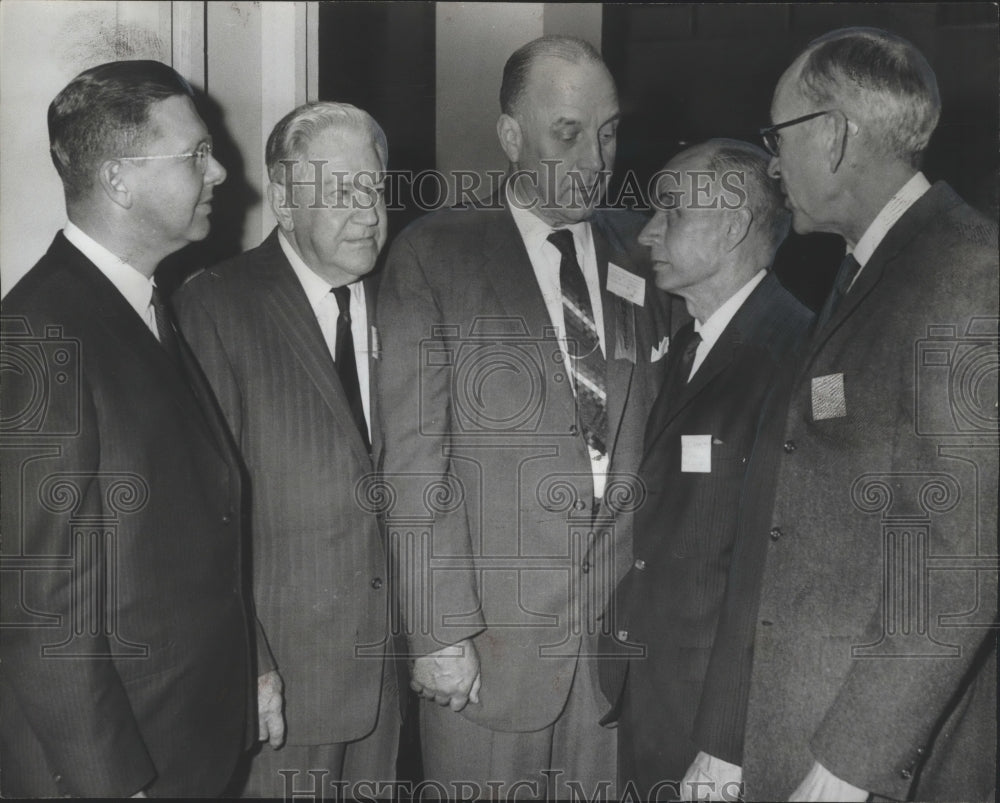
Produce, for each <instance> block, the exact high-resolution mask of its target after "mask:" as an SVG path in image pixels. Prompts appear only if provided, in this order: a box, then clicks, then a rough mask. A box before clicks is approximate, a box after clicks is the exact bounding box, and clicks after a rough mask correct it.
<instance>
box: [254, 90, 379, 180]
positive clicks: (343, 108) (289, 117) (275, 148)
mask: <svg viewBox="0 0 1000 803" xmlns="http://www.w3.org/2000/svg"><path fill="white" fill-rule="evenodd" d="M331 128H332V129H340V130H354V131H362V132H364V133H365V134H366V135H367V136H369V137H371V140H372V144H374V146H375V152H376V153H377V154H378V158H379V161H380V162H382V167H383V168H384V167H386V166H387V165H388V162H389V146H388V144H387V142H386V138H385V132H384V131H383V130H382V126H380V125H379V124H378V123H377V122H376V121H375V118H374V117H372V116H371V115H370V114H369V113H368V112H366V111H365V110H364V109H359V108H358V107H357V106H352V105H351V104H350V103H335V102H333V101H326V100H320V101H314V102H312V103H303V104H302V105H301V106H298V107H296V108H294V109H292V110H291V111H290V112H289V113H288V114H286V115H285V116H284V117H282V118H281V119H280V120H279V121H278V122H277V124H276V125H275V126H274V128H273V129H272V130H271V134H270V136H268V138H267V146H266V147H265V149H264V162H265V164H266V165H267V174H268V177H269V178H270V179H271V181H273V182H275V183H277V184H283V183H284V179H285V171H284V170H283V169H279V168H281V167H282V164H281V163H282V162H284V161H293V162H295V161H298V160H300V159H301V158H302V157H303V155H304V154H305V151H306V148H307V147H308V145H309V143H310V142H311V141H312V139H313V138H314V137H315V136H317V135H318V134H321V133H322V132H324V131H326V130H328V129H331Z"/></svg>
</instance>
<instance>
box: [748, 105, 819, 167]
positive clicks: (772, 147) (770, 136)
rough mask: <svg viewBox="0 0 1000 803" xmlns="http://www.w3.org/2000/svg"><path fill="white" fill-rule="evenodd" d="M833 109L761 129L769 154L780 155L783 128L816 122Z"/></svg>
mask: <svg viewBox="0 0 1000 803" xmlns="http://www.w3.org/2000/svg"><path fill="white" fill-rule="evenodd" d="M833 111H834V110H833V109H825V110H824V111H821V112H813V113H812V114H804V115H802V116H801V117H796V118H795V119H794V120H789V121H788V122H785V123H778V124H777V125H769V126H767V127H766V128H762V129H760V136H761V139H763V140H764V147H765V148H767V152H768V153H769V154H771V156H777V155H778V148H779V145H780V137H779V136H778V132H779V131H780V130H781V129H782V128H788V126H790V125H798V124H799V123H804V122H806V121H807V120H814V119H816V118H817V117H822V116H823V115H824V114H831V113H832V112H833Z"/></svg>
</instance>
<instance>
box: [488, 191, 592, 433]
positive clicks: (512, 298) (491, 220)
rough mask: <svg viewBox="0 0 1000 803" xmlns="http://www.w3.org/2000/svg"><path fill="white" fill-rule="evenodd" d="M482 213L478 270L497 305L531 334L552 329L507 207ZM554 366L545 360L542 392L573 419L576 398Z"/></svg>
mask: <svg viewBox="0 0 1000 803" xmlns="http://www.w3.org/2000/svg"><path fill="white" fill-rule="evenodd" d="M486 214H487V215H488V216H487V217H486V231H485V233H484V237H483V242H484V248H483V256H484V259H483V262H482V267H481V270H482V271H483V273H484V274H485V275H486V277H487V279H488V280H489V282H490V285H491V286H492V288H493V293H494V295H495V296H496V298H497V299H498V301H499V303H500V306H501V307H503V309H504V312H505V313H506V315H507V317H509V318H511V319H513V320H522V321H524V323H525V325H526V326H527V329H528V332H529V333H530V334H531V336H532V337H536V338H537V337H542V336H543V333H544V332H545V331H546V330H548V331H549V332H552V331H553V327H552V320H551V319H550V318H549V312H548V310H547V309H546V307H545V300H544V299H543V298H542V291H541V289H539V287H538V279H537V278H536V277H535V270H534V268H533V267H532V266H531V259H530V258H529V257H528V252H527V250H526V249H525V247H524V240H522V239H521V232H520V231H518V228H517V224H515V223H514V218H513V217H511V214H510V210H509V209H507V208H506V206H505V207H504V208H503V209H502V210H497V211H492V212H488V213H486ZM546 339H548V338H546ZM553 340H554V337H553ZM557 369H558V366H557V365H556V364H555V363H553V362H552V361H551V360H545V366H544V369H543V370H544V371H545V380H546V381H545V388H546V395H547V397H548V398H549V399H552V400H553V401H554V403H555V404H558V405H560V406H561V407H563V408H564V410H565V413H566V417H567V418H568V419H570V420H575V418H576V399H575V397H574V396H573V391H572V390H571V389H570V387H569V383H567V382H556V381H555V378H554V376H553V374H554V372H555V371H556V370H557Z"/></svg>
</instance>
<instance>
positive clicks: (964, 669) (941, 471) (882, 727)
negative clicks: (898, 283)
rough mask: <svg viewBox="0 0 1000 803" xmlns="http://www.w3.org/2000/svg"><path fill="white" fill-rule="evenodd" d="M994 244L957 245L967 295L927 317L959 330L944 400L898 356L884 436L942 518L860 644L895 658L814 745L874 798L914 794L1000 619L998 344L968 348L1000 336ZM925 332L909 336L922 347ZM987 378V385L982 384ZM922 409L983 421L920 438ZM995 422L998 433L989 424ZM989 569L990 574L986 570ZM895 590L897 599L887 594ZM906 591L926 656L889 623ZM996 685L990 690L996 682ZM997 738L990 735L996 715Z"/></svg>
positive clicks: (856, 690)
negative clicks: (985, 329)
mask: <svg viewBox="0 0 1000 803" xmlns="http://www.w3.org/2000/svg"><path fill="white" fill-rule="evenodd" d="M995 243H996V237H995V230H993V237H992V243H991V246H990V248H989V250H988V251H985V250H980V251H978V254H977V256H976V257H975V258H973V259H969V258H968V257H969V250H968V248H967V247H966V249H965V253H964V254H962V249H961V245H966V246H967V244H965V243H962V244H960V245H959V246H958V247H955V248H954V250H953V251H952V253H953V254H956V255H957V256H955V259H956V271H955V272H956V274H957V273H958V270H957V268H960V269H961V270H962V271H963V273H964V276H965V286H964V287H956V288H955V289H954V290H952V291H951V292H949V293H947V294H941V293H939V294H938V296H937V301H936V303H935V306H934V307H928V308H927V309H926V310H923V309H922V310H921V311H920V313H921V314H920V318H919V321H920V327H922V328H927V324H940V323H942V322H944V323H953V322H954V323H956V324H957V326H956V327H955V332H956V334H957V335H959V338H960V340H959V341H955V342H954V347H955V351H954V352H953V360H954V362H953V364H952V370H951V372H950V373H949V374H948V381H949V382H950V383H952V384H950V385H948V386H947V387H945V386H944V375H943V374H942V375H941V377H942V388H939V389H940V390H944V391H946V392H942V393H940V394H937V393H934V392H933V391H934V390H935V386H934V385H933V384H929V383H932V381H933V380H932V379H931V378H930V377H929V376H928V374H927V372H924V373H923V374H921V364H920V363H919V362H918V363H917V364H916V366H914V363H915V362H916V361H915V360H914V358H913V357H912V356H910V355H911V354H912V352H910V353H905V354H903V355H901V362H900V365H899V366H898V367H897V370H898V371H899V375H900V382H899V397H898V398H897V399H895V400H893V401H892V402H891V403H894V404H895V405H896V407H897V409H898V410H899V413H898V415H897V419H896V427H895V431H894V432H892V433H889V435H888V436H889V437H891V439H892V440H891V441H890V442H891V443H892V453H891V461H892V462H891V466H890V470H891V472H892V473H895V474H898V475H899V476H907V475H909V476H918V477H926V478H927V480H926V484H925V485H924V486H923V490H922V491H921V493H922V494H924V493H925V492H926V494H925V496H923V497H922V498H921V504H923V505H924V506H926V508H927V509H929V510H932V511H935V512H934V514H933V515H931V516H930V517H929V522H930V524H929V528H928V531H927V542H926V558H927V566H926V568H924V566H923V564H922V563H921V562H920V561H919V560H907V559H906V556H905V555H903V556H902V559H900V560H899V561H898V562H897V563H896V564H894V566H895V568H896V572H895V573H894V576H893V577H890V578H888V583H889V585H888V586H887V589H888V590H889V593H884V594H883V595H881V596H880V604H879V606H878V608H877V609H876V610H874V611H873V612H872V617H871V620H870V621H869V623H868V625H867V628H866V632H865V639H864V642H863V643H864V644H876V643H879V644H881V645H882V647H883V648H884V649H883V651H884V652H887V653H890V654H891V655H892V656H893V657H877V658H871V657H869V658H857V659H855V660H854V661H853V665H852V667H851V671H850V672H849V674H848V675H847V678H846V681H845V683H844V684H843V685H842V686H841V688H840V689H839V692H838V694H837V697H836V699H835V701H834V703H833V705H832V706H831V707H830V708H829V709H828V710H827V712H826V715H825V717H824V719H823V721H822V723H821V724H820V726H819V728H818V729H817V730H816V731H815V733H814V734H813V737H812V739H811V741H810V748H811V750H812V752H813V755H814V756H815V757H816V759H817V760H818V761H819V762H820V763H822V764H823V765H824V766H825V767H826V768H828V769H829V770H830V771H831V772H833V774H834V775H837V776H838V777H840V778H843V779H844V780H846V781H848V782H849V783H851V784H853V785H855V786H858V787H861V788H863V789H867V790H869V791H870V792H875V793H877V794H880V795H887V796H889V797H894V798H899V799H904V798H905V797H906V796H907V794H908V793H909V792H908V790H909V787H910V785H911V783H912V781H911V779H912V778H913V777H914V776H915V775H916V773H917V770H918V768H919V766H920V764H921V761H922V756H924V755H925V754H927V753H928V752H930V749H931V746H932V742H933V739H934V737H935V734H936V732H937V730H938V728H939V727H940V725H941V721H942V719H943V717H945V716H946V715H947V714H948V712H949V711H950V710H951V709H953V708H954V707H955V705H956V703H957V700H958V699H959V697H961V695H962V693H963V691H964V690H965V688H966V687H967V686H968V685H969V684H971V683H973V682H975V677H974V674H975V673H976V672H977V671H979V669H980V667H979V665H978V664H977V663H976V658H977V654H979V653H980V652H981V649H980V648H981V645H983V642H984V641H985V640H986V639H987V637H988V636H989V635H990V633H991V630H992V629H993V628H994V627H995V623H996V620H997V578H996V563H995V561H996V555H997V498H996V488H997V480H998V478H997V460H998V454H997V437H996V410H997V385H996V381H995V372H996V366H997V353H996V341H995V340H993V342H992V344H990V343H989V341H988V340H984V341H982V342H980V343H979V344H978V345H976V343H975V339H974V338H969V337H965V338H962V335H964V334H965V333H966V332H970V331H972V328H971V327H975V326H977V325H980V326H981V325H982V323H985V322H987V321H992V326H993V330H992V331H993V337H995V334H996V328H995V327H996V317H995V316H996V298H997V295H998V288H997V256H996V251H995ZM962 256H965V257H966V259H965V260H963V259H962ZM973 310H978V311H979V313H980V317H978V318H976V317H974V316H973V315H970V311H973ZM977 322H979V323H977ZM915 329H916V327H915ZM920 334H922V333H921V332H918V333H917V334H916V336H915V337H914V342H915V344H916V345H918V346H919V338H920ZM932 345H933V346H934V347H935V349H937V350H938V352H939V353H940V349H941V348H948V347H949V346H951V345H952V344H951V343H949V342H948V341H939V342H936V343H934V344H932ZM918 353H919V352H918ZM925 364H926V363H925ZM971 366H978V369H974V368H972V367H971ZM963 371H964V372H965V373H964V374H963V373H962V372H963ZM990 372H992V376H991V378H990V379H985V375H986V373H990ZM973 376H980V377H982V381H981V382H976V381H971V380H972V378H973ZM973 387H974V388H975V391H974V392H973V391H972V390H971V389H972V388H973ZM917 408H919V409H920V411H921V412H920V415H921V417H922V420H923V421H924V422H927V421H932V422H938V423H939V422H948V421H957V422H962V421H963V416H964V418H965V419H966V420H968V419H971V418H972V417H973V415H972V413H973V412H974V413H976V414H978V415H979V416H980V418H979V423H978V425H977V426H975V427H968V426H967V425H966V426H964V427H963V425H962V424H961V423H959V425H958V429H956V430H954V431H952V432H950V433H946V434H943V435H928V434H921V429H922V428H925V427H924V426H923V425H921V424H920V422H919V421H918V420H917V416H916V414H915V412H914V411H915V409H917ZM990 415H992V416H993V419H992V423H987V420H988V419H989V416H990ZM984 419H985V420H984ZM931 429H933V428H931ZM943 429H944V430H947V429H948V426H947V425H945V426H944V427H943ZM914 472H917V473H916V474H914ZM952 483H954V484H953V485H952ZM949 486H951V489H950V490H949ZM854 515H855V516H858V515H860V514H858V513H857V512H855V513H854ZM858 526H863V525H862V524H860V523H859V525H858ZM916 529H919V528H916ZM918 548H919V547H918ZM991 561H992V566H993V568H992V570H986V567H987V565H988V564H989V563H990V562H991ZM963 566H964V567H965V569H964V570H963ZM973 566H978V567H979V569H978V571H974V570H969V569H970V567H973ZM894 585H895V587H896V588H897V589H900V593H897V594H894V593H893V592H892V589H893V587H894ZM904 588H906V589H913V590H916V592H917V593H918V594H919V593H920V590H921V589H924V591H925V593H926V596H923V597H922V598H921V599H920V600H919V602H920V603H921V604H926V605H927V610H926V612H925V614H924V616H925V619H926V623H927V625H926V635H927V637H926V638H925V639H922V640H919V643H920V649H919V650H914V649H913V644H914V643H916V640H914V639H912V638H908V637H909V636H911V635H912V634H911V633H910V632H908V630H907V629H906V628H901V629H897V631H896V632H895V633H894V632H893V631H892V629H891V628H887V627H886V625H885V622H887V621H894V620H892V618H891V617H892V611H890V612H889V614H888V615H886V613H885V612H884V611H883V609H882V606H884V605H887V604H890V603H894V602H895V604H900V603H899V601H900V599H902V605H904V606H905V605H906V599H905V597H901V594H902V591H901V590H902V589H904ZM910 593H913V591H911V592H910ZM899 656H904V657H899ZM989 682H991V683H995V682H996V678H992V679H989ZM993 713H994V714H995V710H994V712H993ZM991 729H995V717H994V720H993V726H992V728H991ZM990 738H991V735H990V734H986V733H984V734H983V740H984V742H986V741H987V740H988V739H990ZM994 758H995V756H994Z"/></svg>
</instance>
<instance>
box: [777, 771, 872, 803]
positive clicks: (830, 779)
mask: <svg viewBox="0 0 1000 803" xmlns="http://www.w3.org/2000/svg"><path fill="white" fill-rule="evenodd" d="M788 799H789V800H794V801H800V800H806V801H811V800H832V801H837V800H842V801H844V803H854V801H857V803H864V801H866V800H867V799H868V792H867V791H865V790H864V789H858V787H856V786H851V784H849V783H848V782H847V781H842V780H840V778H838V777H837V776H836V775H834V774H833V773H832V772H830V770H828V769H827V768H826V767H824V766H823V765H822V764H820V763H819V762H818V761H817V762H816V763H815V764H813V765H812V769H811V770H809V774H808V775H806V777H805V778H804V779H803V781H802V783H800V784H799V786H798V788H797V789H796V790H795V791H794V792H792V796H791V797H790V798H788Z"/></svg>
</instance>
